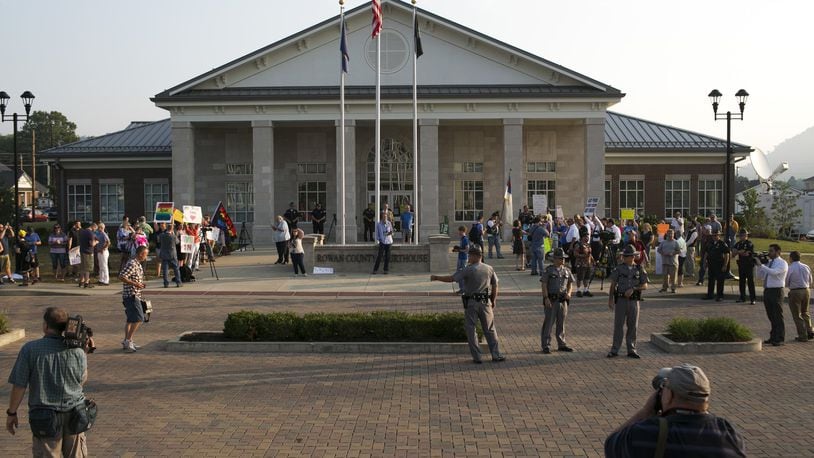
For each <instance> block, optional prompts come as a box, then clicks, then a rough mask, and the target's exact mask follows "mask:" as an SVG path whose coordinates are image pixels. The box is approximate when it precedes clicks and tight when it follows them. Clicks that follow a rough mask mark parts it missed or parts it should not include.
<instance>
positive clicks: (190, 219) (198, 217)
mask: <svg viewBox="0 0 814 458" xmlns="http://www.w3.org/2000/svg"><path fill="white" fill-rule="evenodd" d="M202 221H203V216H202V213H201V207H194V206H192V205H184V222H185V223H190V224H201V222H202Z"/></svg>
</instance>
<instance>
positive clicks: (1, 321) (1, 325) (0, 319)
mask: <svg viewBox="0 0 814 458" xmlns="http://www.w3.org/2000/svg"><path fill="white" fill-rule="evenodd" d="M9 331H10V329H9V322H8V317H7V316H6V315H5V314H3V313H0V334H5V333H7V332H9Z"/></svg>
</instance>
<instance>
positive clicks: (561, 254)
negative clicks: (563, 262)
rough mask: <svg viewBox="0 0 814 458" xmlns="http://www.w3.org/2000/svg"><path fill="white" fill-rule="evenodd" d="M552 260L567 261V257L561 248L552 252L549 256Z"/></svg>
mask: <svg viewBox="0 0 814 458" xmlns="http://www.w3.org/2000/svg"><path fill="white" fill-rule="evenodd" d="M551 257H553V258H554V259H568V255H566V254H565V251H563V249H562V248H557V249H556V250H554V254H552V255H551Z"/></svg>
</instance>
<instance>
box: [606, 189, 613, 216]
mask: <svg viewBox="0 0 814 458" xmlns="http://www.w3.org/2000/svg"><path fill="white" fill-rule="evenodd" d="M612 198H613V192H612V191H611V180H605V217H608V216H610V214H611V208H612V205H611V199H612Z"/></svg>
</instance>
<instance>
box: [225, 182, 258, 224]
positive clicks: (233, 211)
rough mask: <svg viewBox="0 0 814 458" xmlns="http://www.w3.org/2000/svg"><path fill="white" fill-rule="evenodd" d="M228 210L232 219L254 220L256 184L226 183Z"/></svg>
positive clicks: (238, 220) (250, 221) (245, 221)
mask: <svg viewBox="0 0 814 458" xmlns="http://www.w3.org/2000/svg"><path fill="white" fill-rule="evenodd" d="M226 211H227V212H229V216H230V217H231V218H232V221H235V222H239V223H253V222H254V185H253V184H252V183H226Z"/></svg>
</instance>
